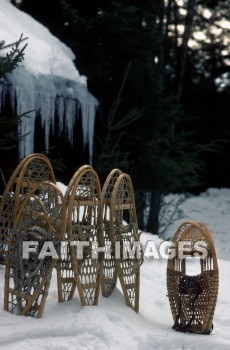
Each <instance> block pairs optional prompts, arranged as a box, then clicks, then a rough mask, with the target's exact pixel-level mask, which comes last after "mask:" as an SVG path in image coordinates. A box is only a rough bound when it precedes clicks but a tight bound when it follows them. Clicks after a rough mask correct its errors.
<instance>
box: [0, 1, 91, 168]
mask: <svg viewBox="0 0 230 350" xmlns="http://www.w3.org/2000/svg"><path fill="white" fill-rule="evenodd" d="M0 7H1V16H0V40H4V41H5V42H6V44H9V43H12V42H15V41H17V40H18V39H19V37H20V35H21V33H23V36H24V37H28V40H27V42H28V46H27V48H26V50H25V59H24V61H23V62H22V64H20V66H19V67H18V68H16V69H15V70H14V72H13V73H11V74H7V76H6V77H5V82H0V108H1V105H4V99H5V96H6V94H10V99H11V105H12V107H13V109H14V112H15V113H17V114H18V115H21V114H23V113H25V112H28V111H32V112H30V113H28V115H27V116H24V117H22V122H21V124H19V133H20V135H21V136H23V135H25V136H24V137H23V138H22V139H21V141H20V144H19V156H20V158H23V157H24V156H25V155H27V154H30V153H33V151H34V132H35V119H36V115H40V118H41V123H42V126H43V129H44V133H45V135H44V138H45V148H46V149H48V148H49V136H50V134H52V133H53V132H54V124H55V115H57V116H58V130H59V135H60V134H61V133H63V132H64V135H65V138H66V140H68V142H69V143H70V144H71V145H73V141H74V136H75V135H74V134H73V130H74V126H75V123H76V119H77V118H78V117H79V118H81V120H82V130H83V145H84V146H87V145H88V147H89V162H90V163H91V162H92V155H93V135H94V121H95V115H96V107H97V105H98V102H97V100H96V99H95V98H94V97H93V96H92V95H91V94H90V93H89V91H88V90H87V84H86V78H85V77H84V76H80V74H79V72H78V71H77V69H76V68H75V66H74V63H73V60H74V58H75V57H74V55H73V52H72V51H71V50H70V49H69V48H68V47H67V46H66V45H65V44H63V43H62V42H61V41H60V40H58V39H57V38H56V37H54V36H53V35H52V34H51V33H50V32H49V31H48V29H47V28H45V27H44V26H43V25H41V24H40V23H38V22H37V21H35V20H34V19H33V18H32V17H31V16H29V15H28V14H26V13H24V12H22V11H20V10H18V9H17V8H16V7H14V6H13V5H12V4H11V3H10V2H9V1H7V0H0ZM4 54H5V53H4Z"/></svg>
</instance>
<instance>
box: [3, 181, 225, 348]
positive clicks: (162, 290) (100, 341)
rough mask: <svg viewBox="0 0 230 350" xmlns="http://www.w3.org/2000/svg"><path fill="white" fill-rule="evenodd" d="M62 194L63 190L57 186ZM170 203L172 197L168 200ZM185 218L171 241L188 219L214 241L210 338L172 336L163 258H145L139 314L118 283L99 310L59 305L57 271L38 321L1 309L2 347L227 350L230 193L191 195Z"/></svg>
mask: <svg viewBox="0 0 230 350" xmlns="http://www.w3.org/2000/svg"><path fill="white" fill-rule="evenodd" d="M58 185H59V187H60V188H61V189H62V190H63V191H64V190H65V186H64V185H63V184H60V183H59V184H58ZM169 199H170V198H169ZM180 210H181V211H182V212H183V219H181V220H179V221H177V222H174V223H173V225H171V226H170V227H169V229H168V232H167V236H168V237H172V236H173V234H174V233H175V230H176V229H177V227H178V226H179V224H180V223H181V222H183V221H186V220H193V221H198V222H202V223H204V224H206V225H207V227H208V228H209V230H210V231H211V232H212V236H213V239H214V242H215V246H216V251H217V257H218V264H219V272H220V286H219V294H218V300H217V306H216V311H215V315H214V330H213V332H212V333H211V334H210V335H196V334H186V333H179V332H175V331H174V330H173V329H172V328H171V327H172V325H173V319H172V315H171V311H170V307H169V301H168V298H167V289H166V263H167V261H166V260H163V259H159V260H157V259H145V261H144V263H143V264H142V266H141V282H140V312H139V313H138V314H136V313H135V312H134V311H133V310H131V309H130V308H128V307H127V306H126V304H125V302H124V298H123V295H122V292H121V288H120V286H119V284H118V286H117V288H116V289H115V290H114V292H113V294H112V295H111V296H110V297H109V298H108V299H106V298H103V297H102V296H100V298H99V304H98V306H84V307H82V306H81V304H80V300H79V296H78V294H77V293H76V294H75V296H74V298H73V300H71V301H69V302H64V303H58V301H57V288H56V276H55V271H54V273H53V276H52V281H51V286H50V291H49V295H48V298H47V303H46V307H45V310H44V314H43V317H42V318H41V319H34V318H31V317H22V316H17V315H12V314H9V313H8V312H6V311H3V309H2V306H1V309H0V325H1V331H0V349H4V350H13V349H24V350H33V349H41V350H43V349H44V350H45V349H47V350H54V349H55V350H74V349H77V350H83V349H84V350H107V349H110V350H119V349H121V350H131V349H132V350H155V349H156V350H163V349H164V350H206V349H207V350H215V349H216V350H217V349H218V350H225V349H226V350H227V349H229V348H230V315H229V311H230V298H229V277H230V276H229V271H230V232H229V226H230V219H229V214H230V189H214V188H211V189H209V190H207V191H206V192H204V193H202V194H201V195H199V196H190V197H189V198H188V199H187V200H186V201H185V202H184V203H183V204H182V205H181V208H180ZM148 240H154V241H155V243H156V244H160V242H161V240H160V239H159V238H158V237H157V236H153V235H150V234H148V233H146V232H143V233H142V235H141V241H142V243H143V245H145V243H146V242H147V241H148ZM3 288H4V269H3V268H2V269H0V301H1V304H2V305H3Z"/></svg>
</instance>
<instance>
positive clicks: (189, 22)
mask: <svg viewBox="0 0 230 350" xmlns="http://www.w3.org/2000/svg"><path fill="white" fill-rule="evenodd" d="M195 12H196V0H188V5H187V15H186V17H185V23H184V34H183V36H182V44H181V47H180V48H179V61H178V74H177V103H179V102H180V99H181V95H182V89H183V84H184V75H185V66H186V58H187V53H188V41H189V39H190V37H191V33H192V26H193V19H194V15H195Z"/></svg>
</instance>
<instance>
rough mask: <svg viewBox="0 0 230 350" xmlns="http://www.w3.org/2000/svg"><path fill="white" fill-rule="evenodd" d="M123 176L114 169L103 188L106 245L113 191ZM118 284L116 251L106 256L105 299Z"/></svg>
mask: <svg viewBox="0 0 230 350" xmlns="http://www.w3.org/2000/svg"><path fill="white" fill-rule="evenodd" d="M121 174H122V171H121V170H119V169H113V170H112V171H111V172H110V173H109V175H108V176H107V179H106V181H105V183H104V186H103V188H102V206H103V234H104V244H106V242H107V243H109V242H110V238H109V236H110V235H109V229H110V226H109V218H110V204H111V198H112V193H113V189H114V186H115V183H116V181H117V179H118V177H119V176H120V175H121ZM116 283H117V271H116V266H115V256H114V251H111V254H110V256H109V257H106V256H104V259H103V271H102V278H101V289H102V295H103V296H104V297H109V296H110V295H111V294H112V292H113V290H114V288H115V286H116Z"/></svg>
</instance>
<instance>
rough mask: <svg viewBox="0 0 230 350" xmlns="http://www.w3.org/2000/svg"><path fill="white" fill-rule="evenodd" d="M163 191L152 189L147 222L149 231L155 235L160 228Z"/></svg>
mask: <svg viewBox="0 0 230 350" xmlns="http://www.w3.org/2000/svg"><path fill="white" fill-rule="evenodd" d="M161 196H162V193H161V191H152V192H151V200H150V212H149V218H148V223H147V232H151V233H153V234H155V235H157V234H158V229H159V212H160V206H161Z"/></svg>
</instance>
